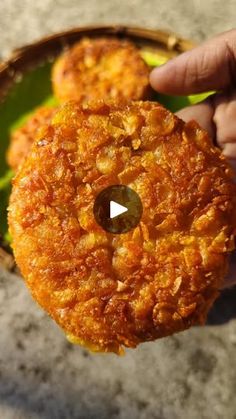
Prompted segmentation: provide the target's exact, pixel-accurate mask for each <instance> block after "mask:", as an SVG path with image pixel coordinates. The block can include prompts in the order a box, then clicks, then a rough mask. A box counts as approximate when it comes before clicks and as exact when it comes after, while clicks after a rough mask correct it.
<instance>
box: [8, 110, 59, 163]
mask: <svg viewBox="0 0 236 419" xmlns="http://www.w3.org/2000/svg"><path fill="white" fill-rule="evenodd" d="M54 112H55V110H54V108H50V107H46V106H42V107H40V108H38V109H37V110H36V111H35V112H34V113H33V115H31V116H30V117H29V119H28V120H27V121H26V122H25V124H24V125H23V126H22V127H20V128H18V129H16V130H15V131H13V133H12V134H11V137H10V145H9V148H8V151H7V162H8V164H9V166H10V167H11V168H12V169H13V170H14V171H16V170H17V169H18V167H19V166H20V165H21V164H22V162H23V161H24V159H25V157H26V156H27V154H28V152H29V150H30V149H31V146H32V144H33V141H34V139H35V136H36V134H37V131H38V130H39V129H40V128H41V127H42V126H43V125H44V124H47V123H49V122H50V120H51V118H52V115H53V113H54Z"/></svg>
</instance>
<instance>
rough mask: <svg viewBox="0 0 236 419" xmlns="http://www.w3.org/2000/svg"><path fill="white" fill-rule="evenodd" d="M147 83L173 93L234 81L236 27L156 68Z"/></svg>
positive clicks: (223, 85)
mask: <svg viewBox="0 0 236 419" xmlns="http://www.w3.org/2000/svg"><path fill="white" fill-rule="evenodd" d="M150 83H151V85H152V87H153V88H154V89H155V90H157V91H158V92H161V93H166V94H174V95H188V94H192V93H202V92H206V91H208V90H222V89H226V88H228V87H229V86H232V85H236V30H235V29H234V30H231V31H229V32H224V33H222V34H220V35H218V36H216V37H214V38H212V39H210V40H208V41H206V42H205V43H203V44H202V45H201V46H199V47H197V48H194V49H193V50H191V51H188V52H185V53H183V54H181V55H179V56H178V57H176V58H174V59H172V60H170V61H169V62H168V63H166V64H164V65H163V66H161V67H157V68H155V69H154V70H153V71H152V73H151V75H150Z"/></svg>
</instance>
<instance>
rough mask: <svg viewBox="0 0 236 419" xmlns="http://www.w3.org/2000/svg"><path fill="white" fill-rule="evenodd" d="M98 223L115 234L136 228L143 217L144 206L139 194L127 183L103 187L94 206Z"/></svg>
mask: <svg viewBox="0 0 236 419" xmlns="http://www.w3.org/2000/svg"><path fill="white" fill-rule="evenodd" d="M93 212H94V217H95V219H96V221H97V223H98V224H99V225H100V226H101V227H102V228H103V229H104V230H106V231H107V232H109V233H113V234H122V233H127V232H128V231H130V230H132V229H133V228H135V227H136V226H137V225H138V223H139V222H140V219H141V217H142V212H143V207H142V202H141V199H140V198H139V196H138V194H137V193H136V192H135V191H133V190H132V189H131V188H129V187H128V186H125V185H113V186H109V187H108V188H106V189H103V190H102V191H101V192H100V193H99V195H98V196H97V198H96V199H95V203H94V207H93Z"/></svg>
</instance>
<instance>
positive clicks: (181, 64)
mask: <svg viewBox="0 0 236 419" xmlns="http://www.w3.org/2000/svg"><path fill="white" fill-rule="evenodd" d="M150 82H151V85H152V87H153V88H154V89H155V90H156V91H158V92H160V93H166V94H172V95H189V94H194V93H203V92H206V91H209V90H216V91H217V92H218V93H216V94H214V95H212V96H210V97H209V98H208V99H206V100H205V101H203V102H201V103H199V104H197V105H193V106H189V107H187V108H184V109H182V110H181V111H179V112H178V116H179V117H180V118H182V119H183V120H185V121H190V120H191V119H194V120H196V121H197V122H198V123H199V124H200V125H201V126H202V127H203V128H205V129H206V130H207V131H208V132H209V134H210V135H211V137H212V138H213V140H214V141H215V143H216V144H217V145H218V146H219V147H220V148H221V149H222V151H223V154H224V155H225V156H226V157H227V159H228V160H229V163H230V164H231V166H232V167H233V169H234V170H235V177H236V30H231V31H229V32H225V33H222V34H220V35H218V36H216V37H215V38H212V39H211V40H209V41H207V42H205V43H203V44H202V45H200V46H199V47H197V48H194V49H193V50H191V51H188V52H186V53H184V54H181V55H180V56H178V57H176V58H174V59H172V60H171V61H169V62H168V63H167V64H165V65H163V66H161V67H158V68H156V69H154V70H153V71H152V73H151V75H150ZM234 283H236V252H234V253H233V255H232V257H231V261H230V270H229V274H228V276H227V278H226V280H225V287H228V286H231V285H233V284H234Z"/></svg>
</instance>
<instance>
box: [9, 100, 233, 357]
mask: <svg viewBox="0 0 236 419" xmlns="http://www.w3.org/2000/svg"><path fill="white" fill-rule="evenodd" d="M116 184H123V185H128V186H130V187H131V188H132V189H133V190H135V191H136V192H137V193H138V194H139V196H140V198H141V200H142V204H143V215H142V220H141V222H140V225H139V226H138V227H136V228H135V229H134V230H133V231H130V232H128V233H126V234H120V235H113V234H109V233H106V232H105V231H103V230H102V228H101V227H99V226H98V225H97V224H96V222H95V219H94V215H93V205H94V200H95V197H96V196H97V195H98V193H99V192H100V191H101V190H102V189H103V188H105V187H107V186H109V185H116ZM235 192H236V191H235V185H234V184H233V182H232V173H231V170H230V168H229V167H228V164H227V162H226V160H225V158H224V156H223V155H222V154H221V153H220V151H219V150H218V149H217V148H215V147H214V146H213V144H212V142H211V140H210V138H209V136H208V134H207V133H206V132H205V131H203V130H202V129H201V128H200V127H199V126H198V124H197V123H196V122H190V123H187V124H185V123H184V122H183V121H181V120H180V119H178V118H177V117H176V116H174V115H173V114H172V113H170V112H169V111H167V110H166V109H164V108H163V107H162V106H161V105H159V104H158V103H153V102H133V103H131V104H129V105H124V106H122V105H112V104H104V103H97V104H95V103H94V104H90V105H89V106H84V107H83V108H80V106H79V105H77V104H75V103H68V104H66V105H64V106H63V107H61V109H60V110H59V111H58V113H56V115H55V116H54V118H53V119H52V122H51V124H49V125H48V126H47V127H45V128H44V129H43V130H41V131H40V135H38V138H37V139H36V141H35V142H34V144H33V148H32V151H31V153H30V154H29V156H28V158H27V159H26V161H25V162H24V164H23V166H22V167H21V169H20V170H19V172H18V174H17V176H16V177H15V179H14V181H13V192H12V196H11V200H10V207H9V224H10V232H11V235H12V237H13V249H14V254H15V257H16V261H17V263H18V265H19V267H20V269H21V271H22V274H23V276H24V278H25V280H26V282H27V285H28V287H29V288H30V290H31V293H32V294H33V297H34V298H35V299H36V300H37V301H38V303H39V304H40V305H41V306H42V307H43V308H44V309H45V310H46V311H47V312H48V313H49V314H50V315H51V316H52V317H53V319H54V320H55V321H56V322H57V323H58V324H59V325H60V326H61V327H62V328H63V329H64V331H65V333H66V335H67V336H68V338H69V339H70V340H71V341H73V342H76V343H80V344H82V345H85V346H87V347H88V348H90V349H91V350H94V351H105V352H108V351H113V352H116V353H122V347H123V346H126V347H135V346H136V345H137V344H139V343H140V342H144V341H150V340H154V339H156V338H160V337H162V336H166V335H170V334H172V333H175V332H178V331H181V330H183V329H186V328H189V327H190V326H191V325H195V324H202V323H203V322H204V321H205V319H206V315H207V312H208V310H209V308H210V306H211V305H212V303H213V301H214V300H215V298H216V297H217V295H218V289H219V287H220V286H221V284H222V281H223V278H224V276H225V274H226V271H227V264H228V262H227V260H228V254H229V252H230V251H231V250H232V249H233V248H234V236H233V235H234V233H235V219H236V217H235V215H236V214H235V208H236V202H235V201H236V193H235Z"/></svg>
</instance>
